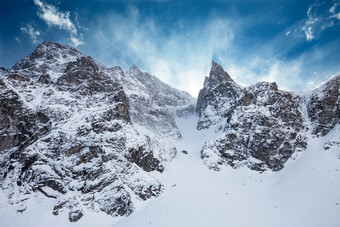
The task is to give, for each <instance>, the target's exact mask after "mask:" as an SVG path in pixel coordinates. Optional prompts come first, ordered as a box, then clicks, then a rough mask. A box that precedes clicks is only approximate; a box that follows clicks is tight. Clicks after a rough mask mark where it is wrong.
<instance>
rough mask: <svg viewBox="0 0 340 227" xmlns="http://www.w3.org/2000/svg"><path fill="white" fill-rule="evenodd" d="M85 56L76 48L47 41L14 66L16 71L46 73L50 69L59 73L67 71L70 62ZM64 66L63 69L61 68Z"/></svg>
mask: <svg viewBox="0 0 340 227" xmlns="http://www.w3.org/2000/svg"><path fill="white" fill-rule="evenodd" d="M84 56H85V55H84V54H83V53H81V52H79V51H78V50H77V49H76V48H74V47H71V46H68V45H63V44H59V43H54V42H51V41H45V42H43V43H41V44H40V45H39V46H38V47H37V48H36V49H35V50H34V51H33V52H32V53H31V54H30V55H28V56H27V57H25V58H23V59H22V60H20V61H19V62H17V63H16V64H15V65H14V66H13V69H14V70H23V69H27V70H28V69H30V70H34V71H37V72H40V73H46V72H47V71H48V70H49V69H51V70H52V68H53V70H54V71H56V70H55V68H60V70H57V71H58V73H61V72H63V70H65V68H66V65H67V63H68V62H71V61H76V60H77V59H78V58H80V57H84ZM61 66H62V67H61Z"/></svg>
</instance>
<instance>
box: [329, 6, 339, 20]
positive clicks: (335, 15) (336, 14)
mask: <svg viewBox="0 0 340 227" xmlns="http://www.w3.org/2000/svg"><path fill="white" fill-rule="evenodd" d="M338 6H339V4H338V3H334V5H333V6H332V7H331V8H330V9H329V12H330V13H331V18H335V19H338V20H340V12H337V8H338Z"/></svg>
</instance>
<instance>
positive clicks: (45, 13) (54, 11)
mask: <svg viewBox="0 0 340 227" xmlns="http://www.w3.org/2000/svg"><path fill="white" fill-rule="evenodd" d="M33 1H34V4H35V5H36V6H38V8H39V11H38V16H39V17H40V18H41V19H42V20H44V21H45V22H46V24H47V25H48V26H56V27H58V28H59V29H63V30H66V31H68V32H69V33H70V36H71V41H72V42H73V44H74V45H75V46H78V45H82V44H84V42H83V39H82V37H81V36H79V35H78V31H77V27H76V26H75V24H74V23H73V22H72V20H71V19H70V12H60V11H59V10H58V8H56V7H55V6H53V5H51V4H47V3H44V2H42V1H40V0H33Z"/></svg>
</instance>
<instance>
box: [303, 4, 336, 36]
mask: <svg viewBox="0 0 340 227" xmlns="http://www.w3.org/2000/svg"><path fill="white" fill-rule="evenodd" d="M338 6H339V3H338V2H337V1H335V0H330V1H320V0H316V1H315V2H314V3H313V4H311V5H310V6H309V7H308V10H307V16H306V20H305V23H304V25H303V26H302V28H301V30H302V31H304V33H305V36H306V39H307V41H312V40H313V39H315V38H317V37H318V36H319V35H320V34H321V33H322V32H323V31H324V30H325V29H327V28H332V27H334V26H335V25H337V21H336V20H340V12H339V9H338Z"/></svg>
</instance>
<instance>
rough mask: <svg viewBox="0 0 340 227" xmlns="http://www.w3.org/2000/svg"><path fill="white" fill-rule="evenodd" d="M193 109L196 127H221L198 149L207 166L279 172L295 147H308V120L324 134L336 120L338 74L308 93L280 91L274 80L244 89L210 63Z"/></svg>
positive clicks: (315, 132) (296, 150) (337, 114)
mask: <svg viewBox="0 0 340 227" xmlns="http://www.w3.org/2000/svg"><path fill="white" fill-rule="evenodd" d="M306 100H307V101H306ZM306 109H307V110H306ZM197 114H198V116H199V121H198V125H197V128H198V129H199V130H202V129H206V128H209V127H216V130H217V131H220V135H219V136H218V138H217V139H215V140H213V141H208V142H206V144H205V145H204V147H203V148H202V151H201V157H202V159H203V160H204V162H205V164H206V165H207V166H208V167H210V168H213V169H216V170H219V169H220V167H221V166H222V165H230V166H232V167H234V168H237V167H239V166H248V167H249V168H251V169H254V170H257V171H265V170H267V169H271V170H273V171H278V170H280V169H282V168H283V166H284V164H285V162H286V161H287V160H288V159H289V158H291V156H292V155H293V154H294V153H295V152H299V151H302V150H304V149H305V148H306V146H307V142H308V141H307V133H308V132H309V130H310V127H309V122H312V125H313V129H312V130H313V132H312V133H313V134H317V135H322V136H323V135H325V134H327V133H328V132H329V131H330V130H331V129H332V128H333V127H334V126H335V125H336V124H338V123H339V76H337V77H335V78H333V79H332V80H330V81H329V82H328V83H326V84H325V85H324V86H323V87H321V88H320V89H318V90H316V91H314V92H313V93H312V94H311V95H307V96H299V95H297V94H294V93H291V92H286V91H282V90H279V89H278V87H277V85H276V83H267V82H260V83H257V84H255V85H252V86H250V87H247V88H242V87H240V86H239V85H237V84H236V83H235V82H234V81H233V80H232V79H231V78H230V76H229V75H228V74H227V73H226V72H224V70H223V69H222V67H221V66H219V65H218V64H217V63H215V62H213V64H212V68H211V72H210V77H209V78H206V79H205V82H204V88H203V89H202V90H201V91H200V93H199V97H198V104H197Z"/></svg>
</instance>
